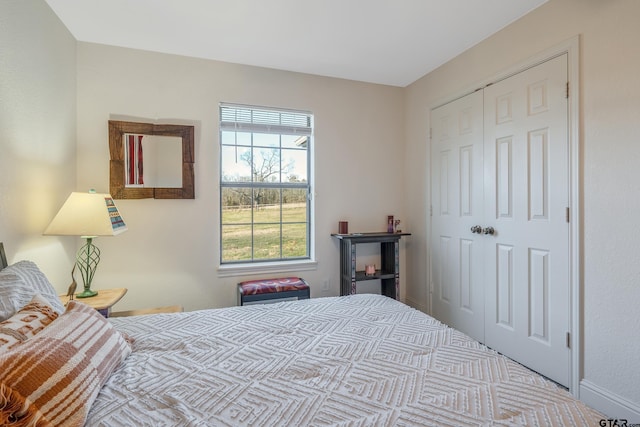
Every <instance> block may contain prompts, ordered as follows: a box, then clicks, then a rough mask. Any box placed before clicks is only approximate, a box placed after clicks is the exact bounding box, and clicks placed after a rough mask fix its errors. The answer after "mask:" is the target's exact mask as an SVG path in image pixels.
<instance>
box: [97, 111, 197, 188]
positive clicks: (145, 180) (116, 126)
mask: <svg viewBox="0 0 640 427" xmlns="http://www.w3.org/2000/svg"><path fill="white" fill-rule="evenodd" d="M193 139H194V126H185V125H172V124H153V123H137V122H125V121H118V120H109V155H110V162H109V191H110V193H111V197H113V198H114V199H150V198H154V199H194V198H195V185H194V172H193V164H194V153H193V148H194V144H193ZM143 147H144V149H143ZM143 153H145V154H144V157H143ZM143 159H145V160H144V161H143ZM145 170H146V171H147V173H146V177H145V175H144V171H145ZM149 171H151V172H152V173H151V174H150V173H149Z"/></svg>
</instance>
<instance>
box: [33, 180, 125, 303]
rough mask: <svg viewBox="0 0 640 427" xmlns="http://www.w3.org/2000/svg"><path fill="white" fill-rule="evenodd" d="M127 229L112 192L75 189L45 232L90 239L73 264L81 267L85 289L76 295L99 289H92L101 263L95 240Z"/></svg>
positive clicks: (47, 234) (82, 296)
mask: <svg viewBox="0 0 640 427" xmlns="http://www.w3.org/2000/svg"><path fill="white" fill-rule="evenodd" d="M125 231H127V226H126V225H125V223H124V221H123V219H122V216H121V215H120V212H118V208H116V205H115V203H114V202H113V198H112V197H111V195H110V194H99V193H96V192H95V190H90V191H89V192H88V193H78V192H73V193H71V195H70V196H69V197H68V198H67V201H66V202H64V205H62V207H61V208H60V211H58V213H57V214H56V216H55V217H54V218H53V221H51V224H49V226H48V227H47V229H46V230H45V231H44V235H46V236H80V237H82V238H83V239H86V240H87V242H86V244H85V245H83V246H82V247H81V248H80V249H79V250H78V253H77V254H76V263H75V265H74V268H76V267H77V269H78V270H80V273H81V274H82V280H83V282H84V291H83V292H81V293H79V294H77V295H76V297H77V298H88V297H93V296H96V295H98V292H96V291H93V290H91V282H92V281H93V276H94V274H95V272H96V268H97V267H98V263H99V262H100V249H98V248H97V247H96V246H95V245H94V244H93V239H94V238H96V237H98V236H115V235H118V234H120V233H123V232H125ZM72 271H73V270H72ZM72 274H73V273H72Z"/></svg>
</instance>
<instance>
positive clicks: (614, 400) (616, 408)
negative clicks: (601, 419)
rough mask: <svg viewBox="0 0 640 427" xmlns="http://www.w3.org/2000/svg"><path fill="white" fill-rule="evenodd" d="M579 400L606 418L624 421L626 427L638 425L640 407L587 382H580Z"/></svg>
mask: <svg viewBox="0 0 640 427" xmlns="http://www.w3.org/2000/svg"><path fill="white" fill-rule="evenodd" d="M580 400H582V401H583V402H584V403H586V404H587V405H589V406H591V407H592V408H593V409H595V410H597V411H600V412H602V413H603V414H605V415H606V416H607V418H613V419H617V420H621V419H626V420H627V421H628V425H631V424H637V423H640V406H638V405H637V404H635V403H633V402H631V401H629V400H627V399H625V398H623V397H621V396H618V395H617V394H615V393H612V392H611V391H609V390H607V389H604V388H602V387H600V386H598V385H596V384H594V383H592V382H591V381H589V380H582V381H580ZM618 424H619V425H621V424H620V422H618Z"/></svg>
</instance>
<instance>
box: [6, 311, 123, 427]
mask: <svg viewBox="0 0 640 427" xmlns="http://www.w3.org/2000/svg"><path fill="white" fill-rule="evenodd" d="M130 352H131V347H130V346H129V344H128V343H127V342H126V341H125V339H124V338H123V335H122V334H121V333H120V332H118V331H117V330H115V329H114V328H113V326H111V324H110V323H109V322H108V321H107V320H106V319H105V318H104V317H103V316H102V315H100V314H99V313H98V312H97V311H96V310H95V309H93V308H91V307H89V306H88V305H86V304H83V303H80V302H77V301H70V302H69V304H68V305H67V310H66V311H65V312H64V314H62V315H61V316H60V317H58V319H56V320H55V321H54V322H52V323H51V324H50V325H49V326H47V327H46V328H44V329H43V330H42V331H41V332H40V333H38V334H37V335H36V336H34V337H33V338H30V339H28V340H26V341H25V342H23V343H21V344H19V345H16V346H15V347H14V348H13V349H12V350H10V351H7V352H4V353H0V425H5V424H10V422H12V423H13V424H10V425H12V426H14V425H15V426H22V425H29V426H63V425H64V426H82V425H83V424H84V421H85V419H86V416H87V413H88V412H89V409H90V408H91V405H92V404H93V401H94V400H95V398H96V397H97V395H98V393H99V392H100V389H101V388H102V386H103V385H104V383H105V381H106V380H107V379H108V378H109V376H110V375H111V373H112V372H113V371H114V370H115V369H116V368H117V367H118V366H119V365H120V363H121V362H122V361H123V360H124V359H125V358H126V357H127V356H128V355H129V353H130ZM3 423H5V424H3Z"/></svg>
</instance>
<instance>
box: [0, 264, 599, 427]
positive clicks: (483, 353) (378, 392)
mask: <svg viewBox="0 0 640 427" xmlns="http://www.w3.org/2000/svg"><path fill="white" fill-rule="evenodd" d="M18 264H20V263H18ZM28 266H29V268H31V269H33V268H35V269H37V266H35V265H32V263H31V264H28ZM13 267H14V266H9V267H7V269H8V270H11V269H12V268H13ZM23 267H24V266H23ZM13 270H15V269H13ZM5 271H6V270H5ZM5 271H0V295H2V292H3V290H2V286H3V285H2V283H3V275H4V274H5ZM30 274H32V275H33V274H35V276H37V280H36V281H43V280H46V278H44V275H42V274H41V273H34V272H33V271H31V273H30ZM30 277H31V279H28V281H29V280H31V281H32V282H33V277H32V276H30ZM4 281H5V282H6V280H4ZM31 286H33V288H34V293H36V294H38V295H42V294H43V293H44V294H47V293H48V292H46V291H47V289H48V287H49V286H50V284H48V283H46V284H44V285H43V284H41V283H40V284H37V285H34V284H33V283H32V284H31ZM23 289H24V287H23ZM4 292H5V295H6V290H5V291H4ZM22 293H24V290H23V291H22ZM54 294H55V292H54ZM3 297H4V295H3ZM23 298H24V297H23ZM42 299H46V298H45V297H43V298H42ZM23 302H24V301H23ZM21 303H22V302H21ZM21 303H20V304H21ZM18 305H19V304H18ZM27 305H28V304H27ZM32 305H33V303H32ZM54 306H55V303H52V307H51V308H53V309H54V310H55V309H56V308H57V309H58V310H59V309H60V307H54ZM87 307H88V306H86V305H84V304H82V303H77V302H76V303H70V304H69V305H68V306H67V307H66V308H63V309H62V310H63V311H64V313H58V317H57V318H56V319H54V320H53V321H51V322H50V323H49V324H48V325H47V326H46V327H44V328H42V330H41V331H40V332H38V333H37V334H35V335H33V336H31V337H28V338H26V339H25V340H24V341H23V342H19V343H14V345H13V347H12V349H11V350H3V349H2V348H1V347H0V362H2V364H1V365H0V366H4V365H6V364H12V363H14V362H13V359H12V357H13V358H15V356H14V354H15V353H16V352H18V353H20V352H21V351H22V352H25V351H26V350H25V349H27V348H29V347H30V346H31V347H32V348H35V350H33V352H36V353H37V354H41V355H42V358H45V356H44V354H45V353H46V352H45V351H42V350H39V349H38V346H39V345H41V344H42V343H43V342H44V343H46V342H47V341H46V340H45V338H46V336H47V335H49V338H48V339H49V340H52V339H53V338H52V337H54V338H56V337H57V338H56V339H61V338H60V337H61V336H62V335H63V334H62V333H54V332H50V331H52V330H55V328H56V327H58V326H57V325H58V324H60V325H62V324H65V322H66V323H69V325H74V326H73V329H71V327H70V326H69V325H67V326H68V327H67V330H68V331H70V330H73V331H74V332H73V334H75V335H74V336H72V337H71V338H69V339H68V340H67V341H68V343H70V345H71V347H73V348H79V349H81V348H84V349H85V350H79V351H80V352H81V353H82V352H83V351H86V352H90V351H91V350H87V348H88V346H87V345H85V344H84V341H85V340H87V336H89V335H91V336H92V337H94V338H93V339H95V340H96V341H98V338H95V337H97V336H101V335H100V334H102V333H105V334H106V335H108V337H109V338H108V339H105V342H107V341H110V342H112V345H111V347H110V350H109V353H110V354H112V355H113V354H115V355H116V357H115V362H113V361H111V362H110V363H111V364H112V365H114V366H110V367H109V370H108V372H103V371H106V370H107V369H106V368H103V364H104V363H106V362H104V360H102V359H104V358H105V357H103V358H100V357H96V356H95V355H92V356H91V358H90V359H91V363H94V364H96V365H97V366H99V368H96V369H94V370H95V371H100V369H102V371H101V372H102V373H101V375H97V374H96V375H95V376H96V377H97V378H94V377H91V378H89V382H91V383H92V384H94V387H93V388H92V389H91V390H89V391H86V390H85V391H84V392H83V393H82V398H83V399H84V397H85V396H89V397H87V398H86V399H85V400H86V401H83V402H81V404H78V405H77V409H74V410H73V411H75V412H74V413H78V414H79V415H77V416H75V415H74V416H69V415H68V414H66V415H64V414H63V413H64V411H62V410H60V409H57V410H55V411H54V410H52V409H51V408H50V407H45V406H46V405H49V406H51V404H50V402H51V401H52V399H54V398H53V397H51V398H49V400H48V401H47V402H44V403H40V405H41V406H40V407H39V408H36V410H35V415H32V418H35V419H38V420H39V421H40V422H42V424H37V425H51V424H46V423H45V421H48V418H47V417H48V416H49V417H58V419H59V420H62V419H64V420H65V421H64V422H59V423H54V424H53V425H82V424H83V423H85V425H87V426H119V427H120V426H122V427H126V426H136V427H138V426H431V425H433V426H478V425H504V426H516V425H527V426H556V425H557V426H572V425H574V426H588V425H593V426H596V425H599V424H598V423H599V420H601V419H603V418H604V416H603V415H602V414H600V413H598V412H596V411H595V410H593V409H591V408H589V407H587V406H586V405H584V404H583V403H582V402H580V401H578V400H576V399H574V398H573V397H572V396H571V395H570V394H569V393H568V392H567V391H566V390H564V389H563V388H561V387H559V386H557V385H556V384H555V383H553V382H551V381H548V380H546V379H544V378H543V377H541V376H540V375H538V374H536V373H534V372H532V371H530V370H528V369H527V368H525V367H523V366H521V365H519V364H517V363H515V362H513V361H511V360H510V359H508V358H506V357H504V356H502V355H500V354H498V353H496V352H494V351H491V350H490V349H487V348H486V347H484V346H483V345H481V344H479V343H478V342H476V341H474V340H472V339H471V338H469V337H467V336H466V335H464V334H462V333H460V332H458V331H456V330H454V329H451V328H449V327H447V326H446V325H444V324H442V323H440V322H439V321H437V320H436V319H434V318H432V317H430V316H428V315H426V314H424V313H422V312H420V311H418V310H415V309H413V308H411V307H409V306H407V305H404V304H402V303H401V302H398V301H396V300H394V299H391V298H388V297H385V296H381V295H372V294H371V295H366V294H365V295H351V296H343V297H327V298H312V299H309V300H299V301H287V302H281V303H276V304H265V305H251V306H243V307H229V308H224V309H212V310H201V311H192V312H182V313H168V314H154V315H147V316H134V317H123V318H112V319H108V320H106V319H104V318H101V317H100V316H99V315H97V313H96V312H95V310H93V313H92V310H86V309H87ZM0 308H1V307H0ZM68 312H79V313H80V314H78V313H76V314H77V315H78V316H80V315H81V320H80V322H81V324H82V325H85V324H89V323H92V324H93V323H95V324H96V325H99V328H101V329H100V330H101V331H102V330H103V332H99V333H94V332H91V333H89V332H87V331H77V332H76V329H78V328H79V329H82V328H83V327H84V326H80V325H79V324H74V323H73V322H71V321H70V320H69V316H70V315H71V314H73V313H71V314H68ZM1 314H2V313H1V311H0V315H1ZM5 316H6V313H5ZM14 316H15V315H14ZM83 316H84V317H83ZM72 320H73V319H72ZM1 326H2V325H1V324H0V327H1ZM60 327H62V326H60ZM97 327H98V326H97ZM69 334H71V332H69ZM41 336H42V337H43V338H40V337H41ZM93 345H94V346H95V345H97V344H93ZM83 346H84V347H83ZM16 348H17V349H18V350H16ZM69 351H71V352H73V349H71V350H69ZM67 357H68V360H74V359H73V358H74V357H77V356H76V355H75V354H73V353H72V354H71V355H69V356H67ZM106 358H107V359H108V357H106ZM94 359H97V360H98V361H97V362H96V361H95V360H94ZM38 360H39V359H38ZM60 363H69V362H65V361H63V362H60ZM2 369H5V368H0V375H2ZM6 370H7V369H5V371H6ZM49 371H51V369H50V370H49ZM49 371H47V372H49ZM40 375H42V374H40ZM53 376H55V375H53ZM53 376H52V377H53ZM2 381H3V384H4V383H7V382H9V383H10V382H11V380H6V378H3V379H2ZM13 381H14V382H15V380H13ZM42 381H43V382H44V381H45V380H44V379H42ZM18 382H19V381H18ZM19 385H20V384H18V386H19ZM11 386H12V385H11V384H9V387H11ZM18 386H15V387H18ZM76 386H78V385H77V384H76ZM43 387H45V386H43ZM52 387H53V386H52ZM45 388H46V387H45ZM94 389H97V390H94ZM29 390H30V389H29V388H28V387H27V388H26V389H25V391H24V394H27V393H29V392H30V391H29ZM31 392H32V393H33V390H31ZM75 398H76V399H77V398H78V396H76V397H75ZM37 399H38V396H35V397H33V399H31V400H29V399H27V400H28V405H27V406H34V407H37V406H38V404H37V403H34V402H37ZM69 399H71V398H69ZM81 400H82V399H81ZM64 405H68V406H69V407H71V405H70V404H67V403H65V402H63V403H57V406H59V407H61V406H64ZM5 406H6V405H5ZM0 408H2V404H1V403H0ZM42 408H44V409H42ZM74 408H75V407H74ZM3 411H4V409H3ZM32 412H34V411H32ZM53 412H55V414H53V415H49V414H52V413H53ZM67 412H70V411H67ZM60 414H63V415H60ZM14 417H15V416H14ZM61 417H62V418H61ZM64 417H67V418H64ZM74 417H75V418H74ZM0 421H2V420H1V419H0ZM74 423H75V424H74ZM0 424H1V422H0ZM33 425H36V424H33Z"/></svg>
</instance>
